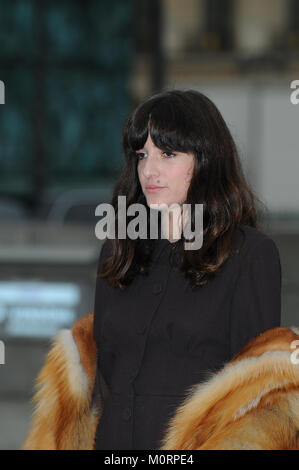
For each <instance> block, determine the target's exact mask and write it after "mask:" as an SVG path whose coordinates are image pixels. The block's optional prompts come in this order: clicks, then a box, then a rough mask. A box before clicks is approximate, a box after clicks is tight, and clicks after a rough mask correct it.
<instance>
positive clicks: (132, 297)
mask: <svg viewBox="0 0 299 470" xmlns="http://www.w3.org/2000/svg"><path fill="white" fill-rule="evenodd" d="M155 243H156V248H155V252H154V263H153V265H152V267H151V271H150V274H149V276H148V277H144V276H138V277H137V278H136V279H135V280H134V281H133V283H132V284H131V285H130V286H129V287H127V288H126V289H125V290H121V289H118V288H112V287H110V286H109V285H108V284H107V282H106V281H104V280H102V279H97V283H96V294H95V308H94V339H95V341H96V344H97V364H98V370H100V371H101V374H102V375H103V377H104V379H105V381H106V384H107V385H108V389H109V392H110V393H109V396H108V398H107V399H106V402H105V406H104V410H103V414H102V416H101V420H100V422H99V425H98V428H97V434H96V442H95V449H105V450H118V449H119V450H120V449H146V450H150V449H152V450H154V449H157V448H158V447H159V445H160V441H161V439H162V437H163V433H164V431H165V428H166V424H167V421H168V420H169V418H170V417H171V415H172V414H173V413H174V411H175V409H176V408H177V407H178V405H179V404H180V403H181V401H182V400H183V399H184V397H185V393H186V392H188V390H189V388H190V387H192V385H194V384H198V383H199V382H201V381H202V380H204V379H206V378H208V376H209V371H211V372H214V371H217V370H219V369H220V368H222V367H223V365H224V364H225V363H226V362H228V361H230V360H231V359H232V358H233V356H234V355H235V354H236V353H238V352H239V351H240V350H241V349H242V347H243V346H245V345H246V344H247V343H248V341H249V340H250V339H252V338H254V337H255V336H257V335H259V334H260V333H262V332H264V331H265V330H267V329H270V328H274V327H276V326H280V322H281V264H280V257H279V252H278V249H277V247H276V244H275V243H274V241H273V240H272V239H271V238H270V237H269V236H268V235H266V234H264V233H262V232H260V231H258V230H257V229H255V228H252V227H249V226H247V225H242V226H241V227H240V228H239V229H238V230H237V231H236V233H235V239H234V251H233V252H232V253H231V255H230V257H229V258H228V260H227V261H226V263H225V266H224V268H223V271H222V272H221V273H220V274H219V276H217V277H216V278H215V279H214V280H213V281H211V282H210V283H208V284H207V285H206V286H204V287H202V288H201V289H200V290H199V291H197V292H196V291H192V290H191V287H190V285H189V282H190V281H189V280H187V279H185V278H184V276H183V273H182V272H181V271H180V270H179V269H178V268H177V266H176V264H175V262H174V263H173V262H172V261H173V260H175V256H173V257H171V256H169V255H171V254H174V253H175V252H176V249H174V247H176V244H172V243H170V242H169V241H168V240H166V239H159V240H157V241H156V242H155ZM106 256H107V241H106V242H105V243H104V246H103V248H102V251H101V254H100V260H99V266H98V272H100V271H101V267H102V263H103V261H104V259H105V257H106Z"/></svg>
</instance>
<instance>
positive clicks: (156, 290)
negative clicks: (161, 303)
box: [153, 282, 163, 294]
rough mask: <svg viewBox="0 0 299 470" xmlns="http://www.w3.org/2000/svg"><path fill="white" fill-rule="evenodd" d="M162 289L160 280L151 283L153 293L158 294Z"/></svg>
mask: <svg viewBox="0 0 299 470" xmlns="http://www.w3.org/2000/svg"><path fill="white" fill-rule="evenodd" d="M162 290H163V286H162V283H161V282H155V284H154V285H153V293H154V294H160V292H162Z"/></svg>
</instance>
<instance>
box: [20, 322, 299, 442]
mask: <svg viewBox="0 0 299 470" xmlns="http://www.w3.org/2000/svg"><path fill="white" fill-rule="evenodd" d="M51 341H52V342H51V347H50V349H49V352H48V354H47V357H46V360H45V363H44V365H43V367H42V369H41V371H40V372H39V374H38V376H37V379H36V381H35V384H34V389H35V393H34V395H33V398H32V402H33V406H34V411H33V416H32V421H31V426H30V429H29V432H28V435H27V438H26V440H25V442H24V443H23V445H22V447H21V449H22V450H26V449H28V450H29V449H34V450H40V449H51V450H63V449H69V450H71V449H76V450H84V449H86V450H87V449H90V450H92V449H93V448H94V442H95V435H96V429H97V425H98V422H99V420H100V418H101V413H102V410H103V403H104V401H105V398H106V396H107V394H109V390H108V387H107V385H106V384H105V381H104V380H103V377H102V376H101V375H100V374H96V366H97V348H96V343H95V341H94V338H93V313H89V314H87V315H85V316H83V317H81V318H79V319H78V320H77V321H76V322H75V323H74V324H73V326H72V328H71V329H64V330H60V331H58V333H57V334H56V335H55V336H54V337H53V338H52V340H51ZM296 348H297V350H296ZM298 348H299V328H296V327H292V328H286V327H277V328H272V329H269V330H267V331H265V332H264V333H263V334H261V335H259V336H257V337H256V338H253V339H252V340H251V341H250V342H249V343H248V344H247V345H246V346H245V347H244V348H243V349H242V350H241V351H240V352H239V353H238V354H237V355H236V356H235V357H234V358H233V359H232V360H231V361H230V362H228V363H227V364H225V365H224V367H223V368H222V369H221V370H219V371H217V372H211V373H210V376H208V378H207V379H206V380H205V381H204V382H201V383H199V384H196V385H193V386H192V387H191V388H190V389H189V391H188V393H187V396H186V398H185V400H184V402H183V403H182V404H181V405H180V406H179V407H178V408H177V409H176V412H175V414H174V415H173V417H172V418H171V420H170V421H169V423H168V427H167V432H166V433H165V435H164V439H163V444H162V445H161V447H160V450H205V449H209V450H210V449H227V450H228V449H235V450H237V449H238V450H239V449H265V450H278V449H284V450H295V449H296V450H299V349H298ZM96 375H97V376H98V375H99V377H97V383H95V377H96Z"/></svg>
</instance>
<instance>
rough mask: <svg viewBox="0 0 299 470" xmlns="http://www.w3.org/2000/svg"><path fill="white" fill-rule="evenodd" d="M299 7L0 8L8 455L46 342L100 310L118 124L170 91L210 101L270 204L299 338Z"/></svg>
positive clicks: (29, 4)
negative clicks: (100, 226) (296, 90)
mask: <svg viewBox="0 0 299 470" xmlns="http://www.w3.org/2000/svg"><path fill="white" fill-rule="evenodd" d="M296 79H299V2H298V0H251V1H250V2H249V1H247V0H160V1H158V0H138V1H137V0H135V1H133V0H126V1H123V0H113V1H111V0H89V1H84V2H83V1H79V0H77V1H72V2H70V1H66V0H59V1H58V0H51V1H48V0H43V1H38V0H18V1H15V2H11V1H9V0H0V80H2V81H3V82H4V85H5V104H3V105H2V106H0V224H1V229H0V266H1V270H0V339H1V340H2V341H3V342H4V346H5V363H4V364H1V365H0V377H1V380H0V416H1V419H0V449H19V448H20V446H21V445H22V443H23V441H24V439H25V437H26V434H27V432H28V429H29V423H30V418H31V413H32V405H31V402H30V400H31V398H32V394H33V389H32V387H33V383H34V380H35V378H36V376H37V374H38V372H39V370H40V368H41V367H42V365H43V362H44V360H45V354H46V353H47V351H48V349H49V344H50V338H51V337H52V336H53V335H54V334H55V332H56V331H58V330H59V329H61V328H68V327H70V326H71V325H72V324H73V322H74V321H75V320H76V318H78V317H80V316H82V315H85V314H86V313H88V312H90V311H92V310H93V303H94V290H95V276H96V268H97V261H98V257H99V253H100V250H101V244H102V242H101V241H100V240H98V239H97V238H96V236H95V232H94V229H95V224H96V222H97V218H96V217H95V207H96V206H97V205H98V204H100V203H102V202H110V198H111V194H112V189H113V186H114V184H115V181H116V178H117V176H118V175H119V173H120V170H121V168H122V165H123V155H122V151H121V132H122V126H123V124H124V121H125V119H126V117H127V115H128V114H129V113H130V111H131V110H132V109H133V108H134V107H135V106H136V105H137V104H138V103H139V102H140V100H142V99H143V98H145V97H146V96H148V95H150V94H151V93H154V92H158V91H161V90H163V89H165V88H182V89H186V88H194V89H198V90H199V91H202V92H203V93H205V94H207V95H208V96H209V97H210V98H211V99H212V100H213V101H214V102H215V104H216V106H217V107H218V108H219V110H220V111H221V113H222V114H223V116H224V119H225V120H226V122H227V124H228V125H229V127H230V129H231V132H232V134H233V136H234V138H235V140H236V143H237V145H238V148H239V151H240V157H241V160H242V164H243V168H244V171H245V174H246V176H247V179H248V181H249V183H250V185H251V187H252V189H253V190H254V191H255V193H256V194H257V195H258V197H259V198H260V199H261V200H262V201H263V202H264V204H265V206H266V207H267V209H268V211H267V213H265V215H264V219H263V224H264V226H265V230H266V231H267V233H269V235H270V236H271V237H272V238H273V239H274V240H275V242H276V243H277V246H278V248H279V251H280V256H281V264H282V277H283V279H282V324H283V325H284V326H293V325H295V326H299V267H298V263H297V258H298V255H299V189H298V181H297V180H298V176H299V159H298V135H299V133H298V131H299V129H298V127H299V126H298V124H299V105H297V106H296V105H294V104H292V103H291V101H290V95H291V92H292V90H291V88H290V84H291V82H292V81H293V80H296Z"/></svg>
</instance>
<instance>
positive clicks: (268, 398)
mask: <svg viewBox="0 0 299 470" xmlns="http://www.w3.org/2000/svg"><path fill="white" fill-rule="evenodd" d="M293 340H299V336H298V335H296V334H295V332H294V331H293V330H291V329H289V328H285V327H277V328H273V329H270V330H267V331H266V332H264V333H263V334H262V335H259V336H258V337H257V338H254V339H253V340H251V341H250V342H249V343H248V345H247V346H245V348H244V349H242V351H240V353H239V354H237V355H236V356H235V358H234V359H233V360H232V361H231V362H230V363H228V364H226V365H225V366H224V367H223V368H222V370H220V371H218V372H214V373H211V374H210V376H209V377H208V379H206V380H205V381H204V382H202V383H200V384H198V385H195V386H192V387H190V389H189V391H188V395H187V397H186V398H185V400H184V402H183V403H182V404H181V405H180V407H179V408H177V410H176V412H175V414H174V416H173V417H172V418H171V420H170V422H169V423H168V429H167V432H166V433H165V435H164V439H163V441H162V444H161V447H160V449H162V450H176V449H180V450H187V449H189V450H190V449H192V450H208V449H209V450H210V449H217V450H220V449H225V450H227V449H266V450H275V449H289V450H291V449H293V450H294V449H296V450H299V432H298V429H299V364H294V363H293V362H292V360H291V354H292V353H293V349H291V347H290V344H291V342H292V341H293Z"/></svg>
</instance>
